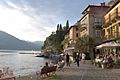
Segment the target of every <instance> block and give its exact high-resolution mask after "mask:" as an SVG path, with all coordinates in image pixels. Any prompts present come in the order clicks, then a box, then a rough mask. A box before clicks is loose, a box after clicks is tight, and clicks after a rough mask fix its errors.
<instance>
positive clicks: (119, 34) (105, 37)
mask: <svg viewBox="0 0 120 80" xmlns="http://www.w3.org/2000/svg"><path fill="white" fill-rule="evenodd" d="M119 37H120V32H117V33H116V34H115V35H105V36H103V41H107V40H112V39H115V38H119Z"/></svg>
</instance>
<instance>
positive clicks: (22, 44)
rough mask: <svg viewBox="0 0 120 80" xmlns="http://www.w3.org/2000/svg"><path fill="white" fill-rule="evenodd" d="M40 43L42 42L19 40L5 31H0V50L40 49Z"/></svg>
mask: <svg viewBox="0 0 120 80" xmlns="http://www.w3.org/2000/svg"><path fill="white" fill-rule="evenodd" d="M37 42H38V41H37ZM40 42H41V41H40ZM41 44H42V42H41V43H40V44H39V43H36V42H28V41H24V40H20V39H18V38H16V37H14V36H12V35H10V34H8V33H6V32H3V31H0V50H40V49H41V46H42V45H41Z"/></svg>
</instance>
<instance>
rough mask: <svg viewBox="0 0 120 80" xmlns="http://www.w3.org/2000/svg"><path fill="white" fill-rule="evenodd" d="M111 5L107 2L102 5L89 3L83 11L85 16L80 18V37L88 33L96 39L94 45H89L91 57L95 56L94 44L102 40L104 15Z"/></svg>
mask: <svg viewBox="0 0 120 80" xmlns="http://www.w3.org/2000/svg"><path fill="white" fill-rule="evenodd" d="M108 8H109V6H105V3H101V5H89V6H88V7H87V8H86V9H85V10H84V11H83V12H82V14H83V17H82V18H81V19H80V20H79V30H80V32H79V33H80V37H82V36H84V35H88V36H89V37H91V38H92V39H93V40H94V43H93V45H89V47H88V48H89V49H88V51H87V52H89V53H90V57H91V58H94V53H93V49H94V45H96V44H99V43H101V42H102V24H103V16H104V14H105V11H106V10H107V9H108Z"/></svg>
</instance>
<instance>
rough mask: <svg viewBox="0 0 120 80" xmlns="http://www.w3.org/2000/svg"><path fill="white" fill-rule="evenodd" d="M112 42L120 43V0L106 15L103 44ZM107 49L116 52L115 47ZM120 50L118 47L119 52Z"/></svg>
mask: <svg viewBox="0 0 120 80" xmlns="http://www.w3.org/2000/svg"><path fill="white" fill-rule="evenodd" d="M110 42H115V43H120V0H118V1H117V2H115V3H114V5H112V6H111V7H110V9H108V11H107V12H106V14H105V15H104V25H103V42H102V44H105V43H110ZM102 44H101V45H102ZM107 51H108V52H106V53H110V52H113V51H114V52H116V51H115V48H113V47H112V48H107ZM119 51H120V50H119V49H118V51H117V52H119Z"/></svg>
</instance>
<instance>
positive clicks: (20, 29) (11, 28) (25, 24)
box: [0, 0, 56, 41]
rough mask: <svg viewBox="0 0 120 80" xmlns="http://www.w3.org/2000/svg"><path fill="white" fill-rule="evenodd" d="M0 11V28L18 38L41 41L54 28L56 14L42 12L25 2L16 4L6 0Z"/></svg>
mask: <svg viewBox="0 0 120 80" xmlns="http://www.w3.org/2000/svg"><path fill="white" fill-rule="evenodd" d="M37 11H38V13H37ZM0 12H1V13H0V22H1V23H0V29H1V30H3V31H5V32H8V33H9V34H12V35H13V36H16V37H18V38H20V39H24V40H30V41H35V40H42V41H43V40H45V38H46V37H47V36H49V34H51V32H52V31H55V30H56V28H55V25H56V22H55V21H56V15H54V14H48V13H47V14H43V13H41V11H40V10H38V9H35V8H34V7H32V6H30V5H28V4H27V3H25V4H22V5H17V4H14V3H13V2H10V1H8V0H6V2H4V5H2V6H0Z"/></svg>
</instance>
